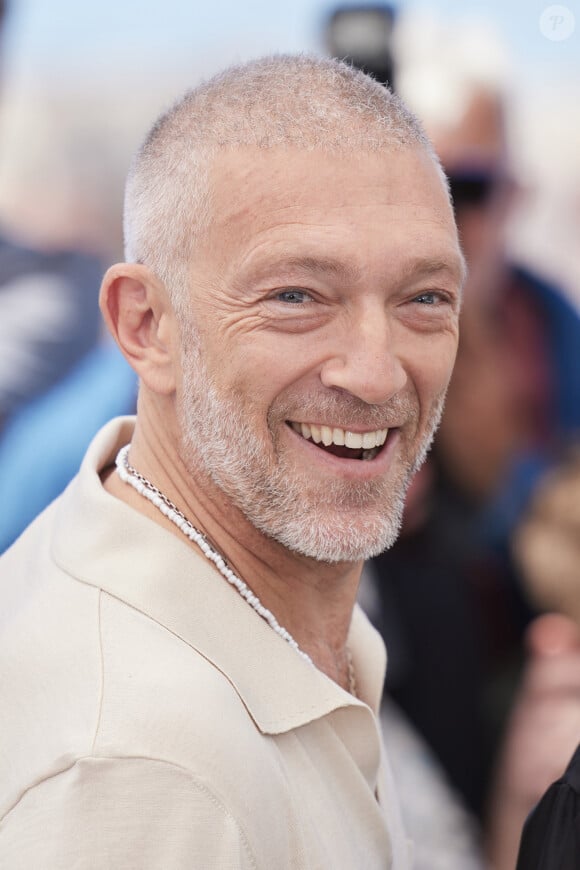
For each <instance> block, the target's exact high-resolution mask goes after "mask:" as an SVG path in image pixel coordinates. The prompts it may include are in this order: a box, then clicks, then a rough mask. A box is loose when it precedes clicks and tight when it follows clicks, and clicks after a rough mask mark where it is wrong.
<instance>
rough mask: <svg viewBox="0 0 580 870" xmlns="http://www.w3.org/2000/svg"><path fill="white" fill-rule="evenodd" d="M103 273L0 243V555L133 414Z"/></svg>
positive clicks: (89, 262) (73, 257) (2, 12)
mask: <svg viewBox="0 0 580 870" xmlns="http://www.w3.org/2000/svg"><path fill="white" fill-rule="evenodd" d="M7 5H8V4H6V3H5V2H0V31H1V30H2V29H3V26H4V24H5V20H6V15H7V11H8V10H7ZM102 271H103V270H102V264H101V262H100V261H99V259H98V258H96V257H94V256H92V255H90V254H88V253H86V252H81V251H77V250H56V249H54V248H52V249H50V248H49V249H46V250H39V249H34V248H31V247H26V246H25V245H23V244H21V243H20V241H17V240H15V239H14V238H12V237H10V235H9V234H7V233H6V232H5V231H3V232H2V233H0V501H1V502H2V504H5V505H10V510H4V511H2V513H1V514H0V552H2V551H3V550H5V549H6V548H7V547H8V546H9V545H10V544H11V543H12V542H13V541H14V540H15V539H16V537H17V536H18V535H19V534H20V532H22V531H23V530H24V528H25V527H26V526H27V525H28V523H29V522H30V521H31V520H32V519H33V518H34V517H35V516H36V515H37V514H38V513H39V512H40V511H41V510H42V509H43V508H44V507H46V505H47V504H49V502H51V501H52V499H53V498H55V497H56V496H57V495H58V494H59V493H60V492H61V491H62V489H63V488H64V487H65V486H66V484H67V483H68V482H69V480H70V479H71V478H72V477H73V475H74V474H75V472H76V469H77V468H78V465H79V462H80V460H81V458H82V456H83V453H84V450H85V448H86V446H87V444H88V443H89V441H90V440H91V438H92V436H93V435H94V433H95V432H96V431H97V430H98V429H99V427H100V426H101V425H103V423H104V422H105V421H106V420H108V419H110V418H111V416H115V415H117V414H121V413H129V412H131V411H132V410H133V409H134V406H135V397H136V381H135V378H134V377H133V375H132V373H131V370H130V368H129V366H127V364H126V363H125V362H124V360H123V358H122V356H121V354H119V352H118V351H117V350H116V348H114V347H113V344H112V342H109V341H106V342H104V343H102V342H101V317H100V314H99V309H98V289H99V285H100V282H101V277H102ZM111 384H114V385H115V386H114V388H113V389H111Z"/></svg>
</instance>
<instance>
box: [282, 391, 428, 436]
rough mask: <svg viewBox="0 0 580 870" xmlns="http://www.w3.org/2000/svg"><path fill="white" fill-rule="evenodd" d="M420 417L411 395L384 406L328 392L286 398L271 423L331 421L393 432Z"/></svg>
mask: <svg viewBox="0 0 580 870" xmlns="http://www.w3.org/2000/svg"><path fill="white" fill-rule="evenodd" d="M418 414H419V408H418V403H417V402H416V401H414V400H413V399H412V398H411V397H409V396H407V395H405V396H403V395H400V394H396V395H394V396H393V397H392V398H391V399H389V401H388V402H385V403H384V404H381V405H370V404H368V403H367V402H364V401H363V400H362V399H359V398H357V397H356V396H353V395H351V394H350V393H346V392H345V393H338V392H330V391H328V392H317V393H307V394H300V395H297V396H296V398H295V399H293V398H292V396H285V397H284V398H283V399H280V400H279V401H277V402H275V404H274V405H273V406H272V407H271V409H270V414H269V418H270V419H269V422H270V424H271V425H273V424H275V423H279V422H280V421H281V420H293V421H296V422H302V423H308V422H320V423H324V422H328V423H332V424H333V425H335V426H339V427H340V428H342V429H348V428H349V427H352V426H358V427H361V428H365V429H391V428H394V427H396V426H401V425H402V424H403V423H405V422H406V421H408V420H409V419H414V418H417V416H418Z"/></svg>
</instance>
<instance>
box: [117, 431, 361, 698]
mask: <svg viewBox="0 0 580 870" xmlns="http://www.w3.org/2000/svg"><path fill="white" fill-rule="evenodd" d="M166 443H167V442H166V441H164V448H163V449H158V448H161V444H160V443H156V442H155V441H154V440H153V442H152V440H151V439H150V438H144V436H143V433H142V431H141V430H140V428H139V427H137V429H136V430H135V435H134V438H133V441H132V444H131V450H130V454H129V456H130V463H131V465H132V466H133V467H134V468H136V470H137V471H138V472H139V473H140V474H141V475H143V476H144V477H145V478H146V479H147V480H149V481H151V482H152V483H153V484H154V486H155V487H156V488H157V489H158V490H160V491H161V493H163V495H164V496H165V497H166V498H167V499H168V500H170V501H171V502H172V503H173V504H174V505H175V506H176V507H177V508H178V510H179V511H180V512H181V513H182V514H183V515H184V516H185V517H186V519H187V520H188V521H189V523H191V524H192V526H194V527H195V528H196V529H198V530H199V531H200V532H202V533H203V535H205V536H206V538H207V539H208V541H209V542H210V544H211V546H212V548H213V549H214V550H216V551H217V552H218V553H219V554H220V555H221V556H223V558H224V559H225V561H226V562H227V563H228V565H229V566H230V568H231V569H232V570H233V572H234V573H235V575H237V577H239V578H241V580H242V581H244V583H245V584H247V586H248V587H249V589H250V590H251V592H252V593H253V594H254V595H255V596H257V597H258V598H259V600H260V602H261V604H262V605H263V606H264V607H265V608H266V609H267V610H268V611H270V612H271V613H272V614H273V616H274V617H275V621H277V623H278V624H279V625H280V626H283V627H284V628H285V629H286V630H287V631H288V632H289V633H290V635H291V636H292V638H293V639H294V640H295V641H296V643H297V644H298V647H299V649H300V650H301V651H302V652H303V653H306V654H307V656H308V657H310V659H311V660H312V661H313V662H314V664H315V665H316V666H317V667H318V668H319V669H320V670H322V671H323V672H324V673H326V674H327V675H328V676H329V677H330V678H331V679H333V680H335V681H336V682H338V683H339V684H340V685H342V686H343V687H344V688H351V687H352V675H351V674H349V653H348V650H347V635H348V630H349V626H350V620H351V616H352V610H353V607H354V603H355V599H356V592H357V588H358V582H359V579H360V573H361V569H362V565H361V564H350V563H348V564H345V563H340V564H327V563H321V562H317V561H316V560H313V559H309V558H306V557H304V556H301V555H299V554H296V553H292V552H290V551H289V550H287V549H286V548H285V547H283V546H281V545H280V544H278V543H277V542H275V541H273V540H271V539H270V538H268V537H266V536H265V535H263V534H262V533H261V532H259V531H258V530H257V529H256V528H255V527H254V526H253V525H252V524H250V523H249V522H248V521H247V519H246V518H245V517H244V516H243V515H242V514H241V513H240V512H239V511H238V510H237V509H236V508H235V507H234V506H233V505H231V504H230V503H229V502H228V501H227V499H226V498H225V496H224V495H223V493H221V492H220V491H216V488H215V486H214V485H213V483H212V482H211V481H209V480H203V481H202V480H199V479H196V480H192V478H191V476H190V475H189V474H188V472H187V470H186V469H185V468H184V467H183V465H182V463H181V462H180V460H179V458H178V457H173V456H172V455H171V454H170V453H168V451H167V448H166V446H165V445H166ZM104 485H105V487H106V489H108V490H109V492H111V493H112V494H113V495H115V496H117V497H119V498H121V499H122V500H123V501H126V502H127V503H128V504H130V505H131V506H132V507H134V508H135V509H136V510H138V511H140V512H141V513H143V514H146V515H147V516H149V517H150V518H151V519H152V520H153V521H155V522H157V523H158V524H160V525H163V526H164V527H165V528H167V530H168V531H169V532H171V533H172V534H175V535H178V536H180V537H182V538H183V537H184V533H183V531H182V530H180V529H179V528H178V527H177V526H176V525H175V523H174V522H173V521H172V520H171V519H169V518H167V517H166V516H164V515H163V514H162V513H161V511H160V510H159V508H158V507H155V506H154V505H153V504H151V503H150V502H149V501H148V500H147V499H146V498H144V497H143V495H142V494H140V493H139V492H137V491H135V489H133V488H132V487H131V486H129V485H128V484H127V483H126V482H125V483H124V482H123V481H122V480H121V479H120V478H119V477H118V476H117V475H110V476H108V477H107V478H106V479H105V480H104ZM186 540H188V542H189V545H190V546H191V547H193V548H195V549H199V544H198V543H195V542H194V541H192V540H190V539H189V538H186ZM224 582H225V580H224ZM238 591H239V590H238Z"/></svg>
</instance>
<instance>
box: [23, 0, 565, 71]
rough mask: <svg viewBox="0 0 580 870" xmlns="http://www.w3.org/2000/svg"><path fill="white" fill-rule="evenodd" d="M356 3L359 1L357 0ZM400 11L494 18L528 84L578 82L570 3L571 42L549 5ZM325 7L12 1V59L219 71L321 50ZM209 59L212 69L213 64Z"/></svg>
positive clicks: (258, 2) (429, 3) (287, 0)
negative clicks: (264, 57) (255, 59)
mask: <svg viewBox="0 0 580 870" xmlns="http://www.w3.org/2000/svg"><path fill="white" fill-rule="evenodd" d="M355 3H356V0H355ZM395 5H397V6H398V7H399V9H401V10H413V9H422V10H425V9H426V10H430V11H432V12H433V13H435V14H436V15H437V16H438V17H440V18H442V19H443V20H448V21H449V22H453V23H454V22H456V21H457V20H458V19H462V18H466V17H470V16H477V17H479V18H481V19H484V18H488V19H490V20H491V21H492V22H493V23H494V24H495V26H496V28H497V30H498V32H499V34H500V36H501V37H502V38H503V40H504V42H505V44H506V46H507V48H508V50H509V52H510V54H511V55H512V56H513V59H514V61H515V64H516V67H517V68H518V69H519V70H520V71H521V72H522V74H523V75H524V76H530V77H531V78H533V79H536V78H538V79H539V78H543V79H545V78H546V77H547V78H552V76H553V75H554V74H556V75H559V74H562V73H564V74H569V75H574V74H577V75H580V0H568V2H566V3H565V4H559V5H564V6H565V7H566V8H567V9H568V10H569V11H570V12H571V13H572V14H573V15H574V16H575V19H576V30H575V32H574V33H573V34H572V36H570V37H569V38H568V39H566V40H563V41H552V40H550V39H548V38H546V36H545V35H543V34H542V32H541V28H540V23H539V22H540V16H541V15H542V12H544V10H546V9H547V7H549V6H551V5H553V4H551V3H550V2H549V0H548V2H546V0H486V2H485V3H483V2H477V0H399V2H398V3H397V4H395ZM332 6H333V4H332V3H328V2H322V0H283V2H276V0H245V2H244V0H208V2H200V0H89V2H82V0H12V12H11V22H10V35H11V37H12V38H11V39H10V40H9V43H8V46H7V51H8V54H9V57H8V60H9V61H10V62H12V63H13V64H14V65H16V66H17V67H18V68H19V71H20V73H21V74H24V75H26V70H29V72H30V73H32V72H33V71H37V70H39V69H41V70H43V71H44V72H45V74H46V75H51V74H54V75H63V74H64V75H75V76H79V77H81V78H85V77H88V78H90V77H92V76H94V75H95V74H96V75H102V76H104V77H107V78H109V77H113V76H114V74H115V68H117V69H118V66H119V64H122V65H124V66H125V67H126V68H133V69H134V68H135V67H137V68H140V69H141V70H142V73H143V80H144V82H146V81H147V77H148V76H154V75H155V69H156V67H157V65H158V64H162V65H166V64H168V63H169V64H173V65H177V66H182V65H185V64H189V63H191V64H192V65H194V67H195V70H198V69H199V68H200V67H208V66H209V67H212V66H215V67H218V66H220V65H221V64H222V62H223V61H225V62H229V61H231V60H236V59H244V58H246V57H248V56H251V55H253V54H256V53H263V52H265V51H271V50H282V51H285V50H286V51H296V50H303V49H311V50H317V49H320V48H321V37H320V33H321V23H322V21H323V20H324V17H325V13H327V12H328V10H329V9H331V8H332ZM212 60H213V63H212Z"/></svg>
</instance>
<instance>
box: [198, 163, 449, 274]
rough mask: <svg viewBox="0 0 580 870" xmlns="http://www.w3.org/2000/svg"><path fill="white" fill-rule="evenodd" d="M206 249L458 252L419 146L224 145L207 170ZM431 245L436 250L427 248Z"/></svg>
mask: <svg viewBox="0 0 580 870" xmlns="http://www.w3.org/2000/svg"><path fill="white" fill-rule="evenodd" d="M210 191H211V194H210V195H211V222H210V228H209V234H208V236H209V238H208V241H209V242H210V248H211V251H212V253H213V255H214V256H215V255H216V254H217V251H218V250H219V252H220V253H221V254H222V255H223V256H224V257H226V256H229V255H234V252H235V251H237V252H238V253H240V255H241V256H252V255H254V254H256V252H258V253H260V254H263V253H264V251H268V252H271V253H273V254H274V255H275V254H276V252H277V251H280V252H282V251H283V252H284V253H286V254H288V255H290V256H292V255H293V254H294V253H297V254H299V255H301V256H308V255H309V254H310V252H312V255H313V256H316V254H317V253H318V249H320V248H321V247H324V248H325V249H327V250H328V251H329V252H332V251H340V249H341V248H343V249H344V250H345V252H346V251H350V253H351V254H353V252H354V251H355V250H356V251H357V252H359V253H360V256H361V258H363V259H364V258H365V255H366V254H369V253H371V248H373V246H374V248H375V249H377V248H378V247H380V246H381V245H382V246H383V248H384V249H385V253H386V249H387V248H389V249H391V251H394V250H395V249H397V248H398V249H399V250H400V251H401V252H402V253H404V250H406V249H407V248H412V247H413V246H414V245H415V246H419V247H422V248H424V249H425V250H424V254H425V256H426V257H440V256H445V255H446V251H447V250H448V253H449V257H450V258H451V259H452V258H453V257H454V256H455V258H457V257H458V244H457V235H456V228H455V221H454V218H453V212H452V209H451V206H450V203H449V198H448V195H447V192H446V189H445V186H444V184H443V181H442V178H441V175H440V173H439V172H438V170H437V168H436V166H435V164H434V162H433V160H432V158H431V156H430V155H429V154H428V153H427V152H426V151H425V150H424V149H422V148H419V147H417V148H404V149H403V148H401V149H397V148H392V149H384V150H381V151H354V152H339V153H336V152H325V151H323V150H312V151H306V150H298V149H291V148H276V149H258V148H249V147H244V148H239V149H235V150H234V149H231V150H230V149H228V150H225V151H224V152H222V153H220V154H219V156H218V157H217V158H216V160H215V161H214V164H213V166H212V169H211V174H210ZM429 248H431V249H432V250H429Z"/></svg>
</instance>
